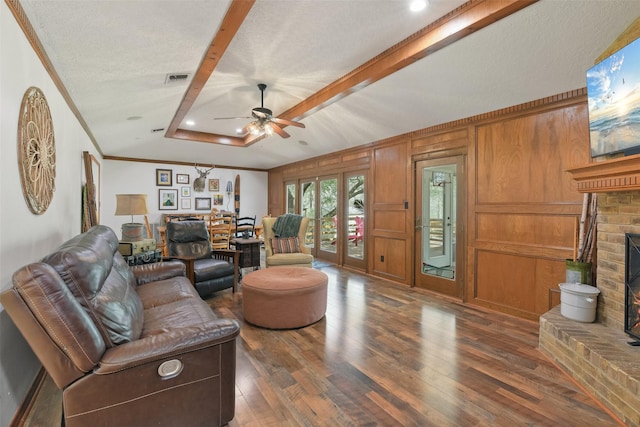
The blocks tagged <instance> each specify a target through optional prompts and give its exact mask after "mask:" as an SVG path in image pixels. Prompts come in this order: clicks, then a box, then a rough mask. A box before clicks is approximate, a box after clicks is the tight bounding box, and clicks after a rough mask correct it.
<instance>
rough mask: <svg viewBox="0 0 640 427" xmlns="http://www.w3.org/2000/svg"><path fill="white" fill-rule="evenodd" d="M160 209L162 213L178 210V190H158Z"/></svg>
mask: <svg viewBox="0 0 640 427" xmlns="http://www.w3.org/2000/svg"><path fill="white" fill-rule="evenodd" d="M158 209H159V210H161V211H175V210H178V190H162V189H161V190H158Z"/></svg>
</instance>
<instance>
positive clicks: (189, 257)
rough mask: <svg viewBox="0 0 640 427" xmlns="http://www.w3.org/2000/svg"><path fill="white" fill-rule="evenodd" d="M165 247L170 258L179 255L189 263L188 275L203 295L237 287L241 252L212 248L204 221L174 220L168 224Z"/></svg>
mask: <svg viewBox="0 0 640 427" xmlns="http://www.w3.org/2000/svg"><path fill="white" fill-rule="evenodd" d="M166 248H167V255H168V257H169V258H177V259H180V260H181V261H183V262H184V263H185V264H186V266H187V277H188V278H189V279H190V280H191V283H193V285H194V286H195V288H196V291H198V294H199V295H200V296H201V297H206V296H208V295H211V294H212V293H214V292H218V291H221V290H223V289H227V288H232V289H233V292H235V291H236V289H237V287H238V272H239V270H238V267H239V259H240V253H239V252H237V251H233V250H223V249H216V250H212V249H211V241H210V240H209V232H208V231H207V224H206V223H205V222H204V221H172V222H169V223H167V230H166Z"/></svg>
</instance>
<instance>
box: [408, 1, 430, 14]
mask: <svg viewBox="0 0 640 427" xmlns="http://www.w3.org/2000/svg"><path fill="white" fill-rule="evenodd" d="M425 7H427V0H413V1H412V2H411V4H410V5H409V9H411V11H412V12H420V11H421V10H423V9H424V8H425Z"/></svg>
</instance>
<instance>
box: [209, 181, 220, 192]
mask: <svg viewBox="0 0 640 427" xmlns="http://www.w3.org/2000/svg"><path fill="white" fill-rule="evenodd" d="M209 191H213V192H215V191H220V180H219V179H210V180H209Z"/></svg>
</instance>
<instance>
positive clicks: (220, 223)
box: [209, 215, 233, 249]
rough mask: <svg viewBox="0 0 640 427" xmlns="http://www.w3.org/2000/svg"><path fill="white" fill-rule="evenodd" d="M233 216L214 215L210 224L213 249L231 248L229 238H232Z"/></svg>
mask: <svg viewBox="0 0 640 427" xmlns="http://www.w3.org/2000/svg"><path fill="white" fill-rule="evenodd" d="M232 223H233V217H231V216H226V215H224V216H219V217H215V218H214V217H212V218H211V220H210V225H209V237H210V239H211V248H212V249H229V239H230V238H231V226H232Z"/></svg>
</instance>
